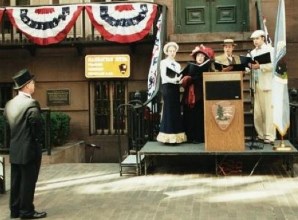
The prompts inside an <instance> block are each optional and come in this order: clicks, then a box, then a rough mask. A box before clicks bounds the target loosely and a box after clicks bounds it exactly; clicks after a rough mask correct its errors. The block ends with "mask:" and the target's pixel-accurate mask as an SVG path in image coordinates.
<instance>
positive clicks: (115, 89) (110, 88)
mask: <svg viewBox="0 0 298 220" xmlns="http://www.w3.org/2000/svg"><path fill="white" fill-rule="evenodd" d="M126 88H127V86H126V82H125V81H96V82H94V88H93V90H94V91H93V92H91V100H94V101H93V102H92V104H91V108H90V109H91V118H92V121H93V122H92V123H91V124H92V125H91V133H92V134H115V129H116V128H117V123H118V122H117V118H116V116H117V107H118V106H119V105H120V104H124V103H126V101H127V89H126ZM120 126H121V129H125V128H126V122H125V121H123V122H122V123H121V124H120Z"/></svg>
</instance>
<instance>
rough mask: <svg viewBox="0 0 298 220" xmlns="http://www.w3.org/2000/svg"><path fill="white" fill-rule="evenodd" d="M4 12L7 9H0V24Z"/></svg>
mask: <svg viewBox="0 0 298 220" xmlns="http://www.w3.org/2000/svg"><path fill="white" fill-rule="evenodd" d="M4 11H5V8H0V22H1V21H2V17H3V14H4Z"/></svg>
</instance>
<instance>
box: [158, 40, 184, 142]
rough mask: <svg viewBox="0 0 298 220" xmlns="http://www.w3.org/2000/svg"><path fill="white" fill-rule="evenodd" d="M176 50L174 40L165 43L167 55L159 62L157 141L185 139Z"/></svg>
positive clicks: (177, 48) (180, 140) (182, 140)
mask: <svg viewBox="0 0 298 220" xmlns="http://www.w3.org/2000/svg"><path fill="white" fill-rule="evenodd" d="M178 50H179V46H178V45H177V44H176V43H175V42H169V43H167V44H166V45H165V46H164V48H163V51H164V53H165V54H166V56H167V57H166V58H165V59H163V60H162V61H161V62H160V73H161V83H162V86H161V91H162V98H163V111H162V118H161V124H160V130H159V133H158V135H157V141H159V142H162V143H168V144H179V143H182V142H185V141H186V135H185V132H184V131H183V123H182V116H181V105H180V84H181V77H182V75H180V74H179V73H180V70H181V66H180V64H179V63H178V62H176V61H175V56H176V52H177V51H178Z"/></svg>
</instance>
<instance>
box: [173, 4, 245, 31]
mask: <svg viewBox="0 0 298 220" xmlns="http://www.w3.org/2000/svg"><path fill="white" fill-rule="evenodd" d="M248 5H249V1H248V0H175V6H174V7H175V32H176V33H203V32H242V31H247V29H248V25H249V22H248V17H249V16H248V14H249V13H248Z"/></svg>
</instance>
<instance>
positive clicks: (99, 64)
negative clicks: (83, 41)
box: [85, 54, 130, 78]
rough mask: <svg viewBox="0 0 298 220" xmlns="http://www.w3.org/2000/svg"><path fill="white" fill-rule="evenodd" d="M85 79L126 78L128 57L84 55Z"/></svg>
mask: <svg viewBox="0 0 298 220" xmlns="http://www.w3.org/2000/svg"><path fill="white" fill-rule="evenodd" d="M85 76H86V78H128V77H129V76H130V57H129V55H127V54H116V55H86V57H85Z"/></svg>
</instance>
